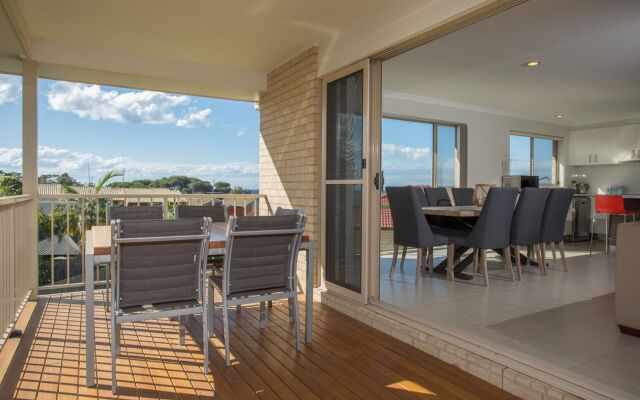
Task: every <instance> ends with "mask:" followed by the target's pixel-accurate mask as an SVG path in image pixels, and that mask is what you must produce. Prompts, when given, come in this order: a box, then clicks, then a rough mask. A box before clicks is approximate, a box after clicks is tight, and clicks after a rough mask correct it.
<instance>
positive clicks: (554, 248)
mask: <svg viewBox="0 0 640 400" xmlns="http://www.w3.org/2000/svg"><path fill="white" fill-rule="evenodd" d="M549 245H550V246H551V254H552V255H553V262H554V263H555V262H557V261H558V258H557V257H556V244H555V243H554V242H551V243H549Z"/></svg>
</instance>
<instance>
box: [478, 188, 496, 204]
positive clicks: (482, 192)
mask: <svg viewBox="0 0 640 400" xmlns="http://www.w3.org/2000/svg"><path fill="white" fill-rule="evenodd" d="M494 187H496V185H495V183H477V184H476V187H475V189H474V192H473V205H475V206H479V207H482V206H483V205H484V202H485V200H486V198H487V195H488V194H489V190H491V188H494Z"/></svg>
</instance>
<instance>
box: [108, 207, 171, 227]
mask: <svg viewBox="0 0 640 400" xmlns="http://www.w3.org/2000/svg"><path fill="white" fill-rule="evenodd" d="M163 218H164V210H163V209H162V206H125V207H122V206H109V207H108V208H107V223H111V221H115V220H116V219H119V220H122V221H130V220H142V219H163Z"/></svg>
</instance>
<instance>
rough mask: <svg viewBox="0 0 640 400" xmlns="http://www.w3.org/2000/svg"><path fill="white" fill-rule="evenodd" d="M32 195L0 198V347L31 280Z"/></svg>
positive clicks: (24, 299) (26, 294) (27, 294)
mask: <svg viewBox="0 0 640 400" xmlns="http://www.w3.org/2000/svg"><path fill="white" fill-rule="evenodd" d="M33 201H34V200H33V196H31V195H23V196H12V197H0V282H1V283H0V291H1V295H0V334H1V336H0V348H1V347H2V345H3V344H4V341H5V340H6V338H7V336H8V335H9V334H10V333H11V330H12V329H13V325H14V322H15V320H16V317H17V315H19V313H20V310H21V309H22V307H23V305H24V303H25V301H26V300H27V299H28V298H29V296H30V295H31V288H32V287H33V283H34V274H33V272H34V269H33V267H32V266H31V265H30V264H31V262H32V260H33V255H32V254H30V252H32V251H33V247H32V246H29V242H31V241H32V240H33V239H32V237H33V234H34V232H33V227H31V226H30V225H29V224H28V223H27V221H30V220H32V219H31V218H29V216H30V215H31V214H30V213H32V212H33V206H32V202H33Z"/></svg>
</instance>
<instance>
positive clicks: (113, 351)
mask: <svg viewBox="0 0 640 400" xmlns="http://www.w3.org/2000/svg"><path fill="white" fill-rule="evenodd" d="M116 325H118V324H117V323H116V319H115V318H113V317H112V318H111V335H112V337H111V393H113V394H116V392H117V391H118V383H117V379H116V357H117V356H118V350H117V348H116V347H117V344H116V341H115V339H114V337H113V336H114V335H115V334H116Z"/></svg>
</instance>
